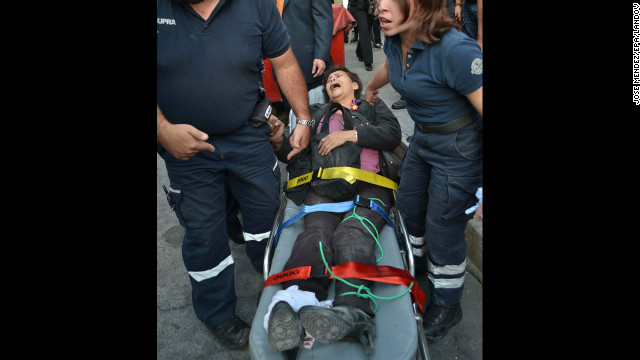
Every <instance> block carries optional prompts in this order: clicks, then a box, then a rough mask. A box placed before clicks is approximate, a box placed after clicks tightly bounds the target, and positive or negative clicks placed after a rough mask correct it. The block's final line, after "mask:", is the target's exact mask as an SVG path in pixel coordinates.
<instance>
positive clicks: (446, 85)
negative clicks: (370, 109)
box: [365, 0, 482, 342]
mask: <svg viewBox="0 0 640 360" xmlns="http://www.w3.org/2000/svg"><path fill="white" fill-rule="evenodd" d="M378 16H379V18H380V28H381V29H382V31H384V33H385V42H384V52H385V55H386V59H385V62H384V64H382V65H381V66H380V67H379V68H378V70H377V71H376V73H375V74H374V76H373V78H372V79H371V81H370V82H369V84H368V85H367V88H366V91H365V99H366V101H367V102H370V103H371V102H373V101H375V100H376V99H377V98H378V97H379V89H380V88H381V87H382V86H384V85H386V84H389V83H391V85H392V86H393V88H394V89H395V90H396V91H397V92H398V93H400V95H401V96H403V97H404V98H405V101H406V109H407V112H408V113H409V115H410V116H411V119H412V120H413V121H414V122H415V125H414V133H413V135H412V137H411V138H410V143H409V148H408V150H407V153H406V155H405V157H404V159H403V161H402V163H401V167H400V177H401V179H402V180H401V181H400V184H399V186H398V190H397V198H396V200H397V201H396V205H397V206H398V209H399V210H400V211H402V213H403V214H404V218H405V224H406V228H407V232H408V235H409V239H410V241H411V243H412V246H413V249H412V250H413V253H414V256H415V259H416V272H418V271H419V268H421V270H422V271H423V272H424V271H426V272H427V277H428V279H429V288H430V290H431V291H430V292H429V293H430V294H431V296H430V299H429V302H428V303H427V305H426V309H425V312H424V315H423V317H424V327H425V328H424V331H425V336H426V337H427V340H428V341H430V342H435V341H438V340H439V339H440V338H442V337H443V336H445V335H446V333H447V332H448V330H449V329H450V328H451V327H452V326H454V325H456V324H457V323H458V322H459V321H460V320H461V318H462V308H461V306H460V300H461V298H462V290H463V287H464V277H465V270H466V241H465V235H464V229H465V226H466V224H467V222H468V221H469V220H470V219H471V217H472V215H471V214H466V213H465V210H466V209H468V208H469V207H471V206H473V205H474V204H475V203H476V197H475V193H476V190H477V189H478V188H480V187H482V51H481V49H480V46H479V45H478V43H477V42H476V41H475V40H473V39H471V38H469V37H468V36H467V35H465V34H464V33H462V32H461V31H460V24H458V23H457V22H455V21H454V20H453V19H451V17H450V16H449V13H448V11H447V9H446V7H445V2H444V1H442V0H380V1H379V2H378ZM425 253H426V254H427V255H426V256H425Z"/></svg>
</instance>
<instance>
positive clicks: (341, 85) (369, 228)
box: [264, 66, 402, 353]
mask: <svg viewBox="0 0 640 360" xmlns="http://www.w3.org/2000/svg"><path fill="white" fill-rule="evenodd" d="M322 85H323V92H324V97H325V101H327V102H328V103H326V104H314V105H311V106H310V108H311V114H312V118H313V119H318V120H319V123H318V124H315V125H314V127H313V129H312V134H317V135H312V141H311V142H310V145H308V147H307V148H306V149H305V150H304V151H302V152H301V153H300V154H298V155H296V156H295V157H293V158H292V159H291V160H290V161H287V159H286V154H287V153H288V152H289V151H290V147H291V145H290V144H289V141H287V137H286V136H284V135H283V131H282V130H279V131H278V133H277V134H276V135H274V136H272V137H271V139H272V144H273V146H274V148H275V149H277V150H276V155H277V156H278V158H279V159H280V160H281V161H283V162H286V163H288V166H287V170H288V171H289V172H290V175H291V176H292V179H293V178H294V177H295V176H298V175H300V173H301V172H305V171H306V170H302V169H305V168H307V170H308V169H310V167H309V163H311V162H313V161H317V160H313V161H312V159H313V158H314V157H315V158H317V157H316V156H315V155H314V154H312V153H311V152H314V151H315V152H317V153H318V154H319V155H320V156H329V155H330V154H331V153H332V151H333V154H334V155H335V154H337V153H339V152H340V151H341V149H340V148H338V149H337V150H336V148H337V147H339V146H341V145H350V146H351V145H352V144H356V145H358V146H357V147H356V151H357V152H359V153H360V155H359V167H360V169H362V170H366V171H370V172H373V173H379V172H380V164H379V152H378V150H386V149H393V148H394V147H396V146H397V145H398V144H399V143H400V141H401V135H402V133H401V129H400V124H399V122H398V119H397V118H396V117H395V116H394V115H393V113H392V112H391V110H390V109H389V108H388V107H387V105H385V103H384V102H383V101H382V100H381V99H377V100H376V101H374V102H373V104H371V105H370V104H367V103H366V102H364V101H363V99H362V98H361V96H360V95H361V92H362V82H361V80H360V78H359V77H358V75H357V74H354V73H353V72H351V71H349V70H348V69H347V68H345V67H342V66H334V67H332V68H331V69H329V71H327V72H325V75H324V77H323V83H322ZM337 104H339V105H337ZM336 105H337V106H336ZM340 105H341V106H340ZM332 106H333V107H332ZM335 107H338V109H337V111H336V112H334V113H331V109H333V108H335ZM345 113H346V114H345ZM326 115H328V116H326ZM345 115H346V116H345ZM349 119H353V123H352V125H353V130H350V129H349V128H350V127H351V126H350V125H349V123H348V120H349ZM362 119H364V121H362ZM326 121H328V122H329V123H328V135H326V136H325V133H326V132H327V131H326V130H327V128H326V127H324V126H323V125H324V122H326ZM313 136H319V137H318V138H317V139H318V143H317V145H313V144H315V143H314V141H313ZM320 138H321V140H319V139H320ZM349 142H350V143H352V144H347V143H349ZM350 152H351V151H350ZM335 156H338V155H335ZM356 156H357V155H356ZM300 171H301V172H300ZM316 189H319V188H314V187H313V186H308V187H302V191H297V192H296V191H291V192H289V191H288V197H289V199H290V200H292V201H294V202H296V203H297V204H298V205H299V204H300V203H302V201H304V204H305V205H313V204H320V203H335V202H336V201H335V200H332V199H331V198H329V197H325V196H321V195H319V194H318V193H317V191H316ZM355 193H356V194H358V195H360V199H362V198H366V199H374V201H376V202H377V203H378V204H379V205H380V206H381V207H382V208H383V209H384V211H385V212H386V213H388V212H389V208H390V203H391V201H393V199H392V196H391V191H390V190H389V189H387V188H385V187H382V186H379V185H375V184H372V183H368V182H364V181H359V182H357V187H356V189H355ZM351 199H353V197H352V198H351ZM367 201H368V200H367ZM362 202H363V201H362ZM374 207H375V206H374ZM384 224H385V219H384V218H383V216H382V215H381V214H380V213H378V212H376V211H374V210H371V209H370V208H367V207H364V206H357V205H356V206H355V207H354V208H353V209H352V210H349V211H346V212H341V213H336V212H324V211H319V212H313V213H309V214H308V215H306V216H305V217H304V229H305V230H304V231H303V232H301V233H300V234H298V236H297V238H296V241H295V244H294V246H293V249H292V250H291V256H290V258H289V259H288V261H287V263H286V264H285V265H284V269H285V270H286V269H293V268H296V267H301V266H308V265H311V266H312V269H318V273H319V274H321V273H322V271H323V270H324V267H325V265H324V264H325V262H324V261H326V263H327V264H328V266H334V265H340V264H343V263H346V262H350V261H356V262H360V263H364V264H369V265H375V264H376V255H375V253H374V247H375V246H376V240H375V239H374V236H373V234H376V233H377V232H379V231H380V230H381V229H382V227H383V226H384ZM374 227H375V229H374ZM320 243H321V244H322V252H321V251H320ZM345 280H346V281H348V282H350V283H351V284H353V285H355V286H356V287H358V286H360V285H364V286H370V283H371V282H370V281H365V280H361V279H354V278H347V279H345ZM329 283H330V279H328V278H327V277H323V278H314V279H305V280H289V281H285V282H283V283H282V287H283V290H280V291H278V293H276V295H275V296H274V298H273V299H272V302H271V303H270V305H269V312H268V313H267V315H266V316H265V320H264V325H265V328H266V330H267V332H268V337H269V343H270V344H271V346H272V347H273V348H274V349H275V350H276V351H283V350H287V349H292V348H297V347H299V345H300V344H301V342H302V339H303V337H304V331H303V328H304V329H305V330H306V331H307V332H308V333H309V334H310V335H311V336H313V337H314V338H316V339H317V340H318V341H320V342H323V343H331V342H334V341H337V340H340V339H342V338H343V337H344V336H347V335H350V336H353V337H355V338H358V339H359V340H360V342H362V344H363V345H364V347H365V351H366V352H368V353H371V352H372V351H373V341H372V339H373V335H374V330H375V329H374V320H373V317H374V315H375V314H374V307H373V304H372V301H371V300H370V299H368V298H362V297H357V296H356V295H355V290H357V289H354V288H353V287H351V286H349V285H347V284H344V283H342V282H336V297H335V300H334V301H333V308H331V309H330V308H327V307H324V306H322V304H326V302H324V300H325V299H326V298H327V290H328V287H329ZM347 293H351V294H347ZM342 294H345V295H342ZM341 295H342V296H341ZM321 301H323V302H322V303H321ZM328 329H330V330H329V331H327V330H328Z"/></svg>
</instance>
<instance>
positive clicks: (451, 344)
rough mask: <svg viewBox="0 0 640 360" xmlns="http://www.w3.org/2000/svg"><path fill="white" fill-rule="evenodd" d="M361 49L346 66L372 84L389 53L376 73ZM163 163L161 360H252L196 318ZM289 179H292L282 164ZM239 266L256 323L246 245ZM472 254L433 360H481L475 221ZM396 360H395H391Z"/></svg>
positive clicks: (237, 254) (257, 280) (235, 248)
mask: <svg viewBox="0 0 640 360" xmlns="http://www.w3.org/2000/svg"><path fill="white" fill-rule="evenodd" d="M355 47H356V45H355V43H348V44H345V58H346V59H345V62H346V66H347V67H348V68H349V69H350V70H352V71H354V72H356V73H358V74H359V75H360V77H361V78H362V80H363V83H364V84H365V86H366V84H367V83H368V81H369V80H370V79H371V77H372V76H373V73H374V72H375V70H376V68H377V67H378V66H380V64H382V63H383V62H384V52H383V50H381V49H374V63H373V67H374V71H372V72H369V71H365V69H364V64H363V63H361V62H359V61H358V60H357V58H356V55H355ZM380 96H381V98H382V99H383V101H384V102H385V103H386V104H387V105H388V106H389V107H391V104H393V102H395V101H396V100H398V99H399V98H400V96H399V95H398V94H397V93H396V92H395V90H394V89H393V88H392V87H391V86H390V85H387V86H385V87H383V88H382V89H381V91H380ZM392 111H393V113H394V114H395V115H396V117H398V120H399V121H400V124H401V126H402V132H403V140H404V141H405V142H406V137H407V136H409V135H411V134H412V133H413V121H412V120H411V118H410V117H409V115H408V114H407V112H406V110H392ZM156 161H157V184H156V187H157V244H156V251H157V278H156V286H157V298H156V305H157V317H156V334H157V359H158V360H164V359H167V360H169V359H171V360H180V359H223V360H234V359H249V350H248V347H247V348H245V349H242V350H236V351H232V350H227V349H226V348H224V347H222V346H221V345H219V344H218V343H217V342H216V340H215V339H214V338H213V336H212V335H211V333H210V332H209V330H208V329H207V328H206V327H205V325H204V324H203V323H201V322H200V321H199V320H198V319H197V318H196V316H195V313H194V311H193V308H192V305H191V302H192V301H191V285H190V282H189V278H188V275H187V272H186V270H185V268H184V264H183V262H182V255H181V244H182V238H183V235H184V229H183V228H182V227H181V226H180V224H179V223H178V220H177V219H176V216H175V214H174V213H173V211H172V210H171V209H170V208H169V206H168V204H167V201H166V198H165V194H164V191H163V190H162V185H165V186H168V185H169V179H168V177H167V173H166V169H165V165H164V161H163V160H162V159H161V158H160V157H159V156H158V157H157V158H156ZM281 171H282V174H283V179H284V178H285V176H286V173H285V170H284V165H283V164H281ZM229 243H230V247H231V253H232V256H233V258H234V261H235V278H236V294H237V296H238V303H237V309H236V312H237V314H238V316H240V317H241V318H243V319H244V320H245V321H247V322H248V323H250V322H251V319H252V318H253V316H254V314H255V311H256V306H257V302H258V294H259V292H260V290H261V289H262V285H263V284H264V281H263V278H262V275H260V274H258V273H256V272H255V271H254V270H253V268H252V266H251V264H250V263H249V260H248V258H247V256H246V253H245V249H244V245H236V244H235V243H233V242H231V241H230V242H229ZM467 243H468V244H469V246H468V247H469V248H472V249H471V250H470V252H469V259H468V264H469V265H468V272H467V275H466V278H465V289H464V294H463V298H462V308H463V318H462V320H461V322H460V323H459V324H458V325H457V326H455V327H454V328H452V329H451V330H450V331H449V333H448V334H447V336H445V337H444V338H443V339H441V340H440V341H439V342H438V343H436V344H430V345H429V353H430V357H431V359H433V360H481V359H482V357H483V356H482V355H483V348H482V344H483V341H482V338H483V331H482V329H483V326H482V321H483V318H482V308H483V304H482V282H481V281H482V223H481V222H479V221H473V222H470V223H469V226H468V227H467ZM417 280H418V283H419V285H420V287H421V288H422V289H423V290H426V289H428V287H427V279H426V277H425V276H424V275H422V276H418V277H417ZM390 360H392V359H390Z"/></svg>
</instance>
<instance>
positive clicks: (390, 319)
mask: <svg viewBox="0 0 640 360" xmlns="http://www.w3.org/2000/svg"><path fill="white" fill-rule="evenodd" d="M289 124H294V125H293V126H295V120H293V121H290V122H289ZM290 131H292V130H290ZM390 191H392V190H390ZM393 191H395V190H393ZM394 195H395V194H394ZM392 198H394V197H392ZM301 211H302V207H301V206H298V205H296V204H295V203H294V202H293V201H291V200H290V199H288V198H287V196H286V193H285V192H283V194H282V197H281V202H280V207H279V209H278V213H277V215H276V217H275V219H274V223H273V227H272V229H271V236H270V237H269V239H268V243H267V248H266V251H265V256H264V279H265V282H266V281H267V279H269V277H270V276H272V275H274V274H278V273H280V272H282V271H284V270H288V269H284V264H285V263H286V261H287V260H288V258H289V256H290V254H291V249H292V248H293V244H294V242H295V240H296V238H297V236H298V234H299V233H300V232H302V231H303V230H304V221H303V219H298V220H296V221H294V222H292V223H290V224H287V226H286V227H284V228H281V227H282V225H283V224H284V223H285V222H286V221H287V220H288V219H290V218H292V217H294V216H295V215H297V214H299V213H300V212H301ZM388 215H389V218H390V219H391V222H392V223H393V224H394V226H395V229H397V231H396V230H394V228H393V227H392V226H390V225H388V224H387V225H385V226H384V227H383V229H382V231H381V232H380V234H379V241H380V246H381V248H382V250H383V251H384V256H383V257H382V259H381V260H380V262H379V263H378V264H377V265H378V266H390V267H393V268H397V269H403V270H406V272H408V273H409V274H410V275H411V277H414V276H415V269H414V261H413V254H412V251H411V250H410V249H411V245H410V243H409V239H408V234H407V232H406V228H405V226H404V222H403V220H402V216H401V214H400V212H399V211H398V209H397V208H396V207H392V209H391V211H390V214H388ZM276 234H278V236H277V238H276ZM376 254H377V255H379V254H380V252H379V249H377V250H376ZM335 281H336V280H332V281H331V285H330V287H329V291H328V293H329V297H328V299H334V298H335ZM414 285H415V286H416V287H417V285H418V284H417V281H414ZM407 288H408V287H407V286H405V285H397V284H390V283H382V282H373V284H372V286H371V287H370V289H371V292H372V293H373V294H375V295H377V296H380V297H394V296H397V295H398V294H401V293H403V292H406V293H405V294H404V295H402V296H400V297H398V298H395V299H393V300H376V301H377V306H378V309H377V312H376V316H375V318H374V319H375V324H376V336H375V338H374V341H373V343H374V351H373V353H372V354H366V353H365V351H364V347H363V345H362V344H361V343H360V342H359V341H358V340H355V339H353V340H350V339H349V338H345V339H343V340H340V341H337V342H334V343H331V344H324V343H320V342H319V341H315V342H314V343H313V346H312V347H311V348H305V347H301V348H300V350H299V351H298V352H297V359H301V360H304V359H336V358H339V359H362V360H365V359H367V360H373V359H379V360H403V359H407V360H408V359H423V360H429V359H430V356H429V351H428V348H427V342H426V339H425V336H424V333H423V327H422V315H421V314H422V311H421V309H420V308H419V305H417V304H416V302H414V301H412V292H407V291H406V290H407ZM281 289H282V286H281V284H280V283H276V284H271V285H269V286H266V287H265V288H264V289H263V290H262V293H261V296H260V299H259V303H258V307H257V310H256V314H255V316H254V319H253V323H252V325H251V333H250V335H249V352H250V356H251V359H254V360H276V359H278V360H280V359H288V358H290V357H289V356H290V354H285V353H284V352H276V351H275V350H273V348H272V347H271V346H270V345H269V341H268V335H267V331H266V330H265V328H264V326H263V321H264V316H265V315H266V313H267V311H268V306H269V304H270V302H271V299H272V297H273V295H274V294H275V293H276V292H277V291H278V290H281ZM420 306H422V305H420Z"/></svg>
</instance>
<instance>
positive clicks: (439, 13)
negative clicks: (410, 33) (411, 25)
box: [393, 0, 462, 44]
mask: <svg viewBox="0 0 640 360" xmlns="http://www.w3.org/2000/svg"><path fill="white" fill-rule="evenodd" d="M393 1H395V2H396V3H398V5H399V6H400V11H401V12H402V14H403V15H404V21H402V23H404V22H405V21H407V19H409V13H410V10H411V9H410V7H409V3H408V2H407V0H393ZM445 2H446V0H413V3H414V4H415V5H417V6H416V9H415V17H416V18H417V19H419V20H418V27H417V28H416V29H415V32H416V38H417V39H418V40H420V41H422V42H424V43H427V44H434V43H437V42H438V41H440V39H442V35H444V34H445V33H446V32H447V31H449V30H451V29H453V28H456V29H458V30H461V29H462V25H460V24H459V23H457V22H456V21H454V20H453V19H451V16H450V15H449V11H448V10H447V7H446V4H445Z"/></svg>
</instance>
